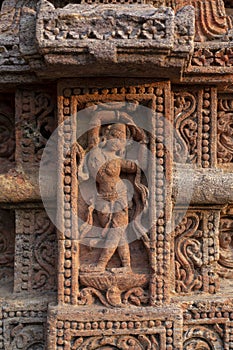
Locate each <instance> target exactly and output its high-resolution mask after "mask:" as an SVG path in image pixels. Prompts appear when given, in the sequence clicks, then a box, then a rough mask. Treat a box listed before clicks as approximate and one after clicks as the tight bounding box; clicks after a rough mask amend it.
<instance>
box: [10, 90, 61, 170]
mask: <svg viewBox="0 0 233 350" xmlns="http://www.w3.org/2000/svg"><path fill="white" fill-rule="evenodd" d="M54 92H55V91H54ZM54 92H53V87H51V88H50V89H45V88H41V89H38V88H36V89H25V90H19V91H18V92H17V96H16V122H17V148H16V160H17V165H18V166H19V167H23V169H27V170H29V169H30V168H31V169H33V171H34V170H35V166H37V167H38V166H39V162H40V160H41V155H42V152H43V149H44V147H45V145H46V142H47V140H48V139H49V137H50V136H51V134H52V132H53V131H54V129H55V128H56V116H55V109H54V108H55V105H54V103H55V100H54Z"/></svg>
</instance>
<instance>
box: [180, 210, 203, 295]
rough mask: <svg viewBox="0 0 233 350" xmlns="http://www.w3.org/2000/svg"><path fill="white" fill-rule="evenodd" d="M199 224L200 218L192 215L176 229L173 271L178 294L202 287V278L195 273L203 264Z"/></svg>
mask: <svg viewBox="0 0 233 350" xmlns="http://www.w3.org/2000/svg"><path fill="white" fill-rule="evenodd" d="M199 223H200V218H199V217H198V216H197V215H195V214H193V215H189V216H187V217H185V218H184V219H183V221H182V222H181V225H179V226H178V227H177V228H176V239H175V252H176V262H175V269H176V290H177V292H178V293H180V292H186V293H187V292H191V291H194V290H200V289H201V287H202V283H203V282H202V277H201V275H200V274H198V273H197V269H198V268H200V267H201V266H202V264H203V262H202V247H201V242H200V237H201V235H202V233H201V231H200V230H198V228H199Z"/></svg>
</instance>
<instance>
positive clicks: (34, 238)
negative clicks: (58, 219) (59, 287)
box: [14, 209, 57, 294]
mask: <svg viewBox="0 0 233 350" xmlns="http://www.w3.org/2000/svg"><path fill="white" fill-rule="evenodd" d="M15 244H16V248H15V276H14V292H16V293H21V294H23V293H33V294H35V293H39V292H42V291H54V290H56V272H57V268H56V266H57V262H56V257H57V243H56V233H55V229H54V226H53V224H52V223H51V222H50V220H49V218H48V217H47V215H46V213H45V211H44V210H42V209H30V210H27V209H24V210H17V211H16V243H15Z"/></svg>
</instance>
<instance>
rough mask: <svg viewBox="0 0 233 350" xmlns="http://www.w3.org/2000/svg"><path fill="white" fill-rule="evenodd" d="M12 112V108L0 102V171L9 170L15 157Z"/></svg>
mask: <svg viewBox="0 0 233 350" xmlns="http://www.w3.org/2000/svg"><path fill="white" fill-rule="evenodd" d="M13 116H14V113H13V110H12V108H11V107H10V106H9V105H7V104H5V103H0V164H1V170H0V172H3V171H7V170H9V168H10V167H12V165H13V162H14V159H15V132H14V118H13Z"/></svg>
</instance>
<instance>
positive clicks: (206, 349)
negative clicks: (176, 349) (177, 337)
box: [184, 326, 223, 350]
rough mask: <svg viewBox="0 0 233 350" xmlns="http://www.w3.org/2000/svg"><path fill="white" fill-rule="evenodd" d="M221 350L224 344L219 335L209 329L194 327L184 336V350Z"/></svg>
mask: <svg viewBox="0 0 233 350" xmlns="http://www.w3.org/2000/svg"><path fill="white" fill-rule="evenodd" d="M194 349H195V350H212V349H215V350H221V349H223V343H222V340H221V338H220V336H219V334H218V333H217V332H216V331H215V330H212V329H210V328H208V327H204V326H194V327H192V328H190V329H189V330H188V331H187V332H185V334H184V350H194Z"/></svg>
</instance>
